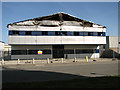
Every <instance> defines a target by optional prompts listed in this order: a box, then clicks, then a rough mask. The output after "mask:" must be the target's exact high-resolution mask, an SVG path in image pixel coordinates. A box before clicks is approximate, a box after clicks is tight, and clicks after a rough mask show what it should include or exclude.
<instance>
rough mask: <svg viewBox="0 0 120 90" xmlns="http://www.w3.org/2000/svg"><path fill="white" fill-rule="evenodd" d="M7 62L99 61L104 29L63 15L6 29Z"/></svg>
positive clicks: (39, 19) (49, 16)
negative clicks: (53, 59)
mask: <svg viewBox="0 0 120 90" xmlns="http://www.w3.org/2000/svg"><path fill="white" fill-rule="evenodd" d="M7 27H8V30H9V41H8V44H9V45H11V48H12V50H11V59H18V58H19V59H32V58H35V59H43V58H74V57H76V58H85V56H88V57H89V58H99V57H100V55H101V53H102V49H103V45H105V44H106V27H105V26H102V25H99V24H96V23H93V22H91V21H87V20H83V19H79V18H77V17H75V16H72V15H70V14H66V13H61V12H60V13H56V14H52V15H48V16H43V17H38V18H33V19H28V20H23V21H18V22H15V23H11V24H8V25H7Z"/></svg>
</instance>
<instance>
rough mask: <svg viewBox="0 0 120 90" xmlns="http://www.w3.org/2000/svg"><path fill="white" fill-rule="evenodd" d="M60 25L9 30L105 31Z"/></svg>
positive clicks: (21, 27)
mask: <svg viewBox="0 0 120 90" xmlns="http://www.w3.org/2000/svg"><path fill="white" fill-rule="evenodd" d="M61 28H62V30H60V26H58V27H45V26H12V27H9V30H17V31H87V32H91V31H92V32H106V28H101V27H99V28H98V27H82V26H61Z"/></svg>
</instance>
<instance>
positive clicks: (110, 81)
mask: <svg viewBox="0 0 120 90" xmlns="http://www.w3.org/2000/svg"><path fill="white" fill-rule="evenodd" d="M119 79H120V75H119V76H109V77H93V78H80V79H72V80H58V81H47V82H29V83H4V84H3V89H4V88H118V86H119V85H118V84H119V83H118V81H119Z"/></svg>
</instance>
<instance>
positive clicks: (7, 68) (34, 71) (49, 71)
mask: <svg viewBox="0 0 120 90" xmlns="http://www.w3.org/2000/svg"><path fill="white" fill-rule="evenodd" d="M110 75H118V61H101V62H99V61H96V62H86V63H85V62H84V63H70V64H64V63H63V64H44V65H36V64H35V65H32V64H27V65H4V66H3V67H2V79H3V83H7V82H34V81H51V80H65V79H74V78H87V77H100V76H110Z"/></svg>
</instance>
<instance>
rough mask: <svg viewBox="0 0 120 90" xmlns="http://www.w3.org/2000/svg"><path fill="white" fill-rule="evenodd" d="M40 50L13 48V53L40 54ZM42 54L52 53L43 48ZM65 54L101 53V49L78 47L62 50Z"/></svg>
mask: <svg viewBox="0 0 120 90" xmlns="http://www.w3.org/2000/svg"><path fill="white" fill-rule="evenodd" d="M38 51H39V50H12V51H11V55H38ZM41 51H42V54H43V55H44V54H52V51H51V50H41ZM56 51H57V52H59V51H60V52H61V50H56ZM62 51H63V53H64V54H85V53H99V49H76V50H66V49H64V50H62Z"/></svg>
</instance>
